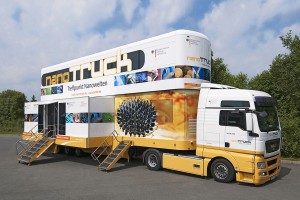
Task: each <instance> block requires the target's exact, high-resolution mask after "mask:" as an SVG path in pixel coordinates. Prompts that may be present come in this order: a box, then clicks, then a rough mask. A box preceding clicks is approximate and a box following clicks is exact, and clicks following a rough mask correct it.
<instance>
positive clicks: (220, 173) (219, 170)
mask: <svg viewBox="0 0 300 200" xmlns="http://www.w3.org/2000/svg"><path fill="white" fill-rule="evenodd" d="M211 174H212V176H213V177H214V179H215V181H218V182H222V183H229V182H231V181H233V179H235V170H234V168H233V166H232V165H231V163H230V162H229V161H228V160H225V159H223V158H218V159H216V160H214V161H213V163H212V165H211Z"/></svg>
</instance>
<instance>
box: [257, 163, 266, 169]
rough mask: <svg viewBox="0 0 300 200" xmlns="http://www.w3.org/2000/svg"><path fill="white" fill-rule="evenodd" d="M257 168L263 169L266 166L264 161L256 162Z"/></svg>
mask: <svg viewBox="0 0 300 200" xmlns="http://www.w3.org/2000/svg"><path fill="white" fill-rule="evenodd" d="M257 168H258V169H265V168H266V164H265V162H258V163H257Z"/></svg>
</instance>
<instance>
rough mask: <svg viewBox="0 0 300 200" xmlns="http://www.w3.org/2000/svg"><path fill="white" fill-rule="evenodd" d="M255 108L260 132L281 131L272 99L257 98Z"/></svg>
mask: <svg viewBox="0 0 300 200" xmlns="http://www.w3.org/2000/svg"><path fill="white" fill-rule="evenodd" d="M255 108H256V111H257V119H258V126H259V129H260V131H262V132H269V131H275V130H279V123H278V116H277V111H276V108H275V105H274V100H273V98H272V97H256V98H255Z"/></svg>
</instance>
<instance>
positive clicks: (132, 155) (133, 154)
mask: <svg viewBox="0 0 300 200" xmlns="http://www.w3.org/2000/svg"><path fill="white" fill-rule="evenodd" d="M136 152H137V149H136V148H135V147H131V148H130V149H129V150H128V156H129V158H130V159H133V158H136V156H137V155H136Z"/></svg>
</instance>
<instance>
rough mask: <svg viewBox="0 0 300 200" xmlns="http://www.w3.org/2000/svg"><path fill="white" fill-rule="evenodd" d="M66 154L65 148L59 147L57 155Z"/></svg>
mask: <svg viewBox="0 0 300 200" xmlns="http://www.w3.org/2000/svg"><path fill="white" fill-rule="evenodd" d="M63 152H64V147H63V146H57V153H58V154H62V153H63Z"/></svg>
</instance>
